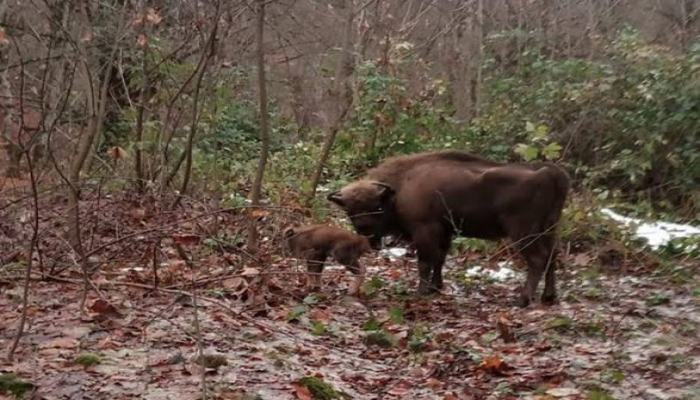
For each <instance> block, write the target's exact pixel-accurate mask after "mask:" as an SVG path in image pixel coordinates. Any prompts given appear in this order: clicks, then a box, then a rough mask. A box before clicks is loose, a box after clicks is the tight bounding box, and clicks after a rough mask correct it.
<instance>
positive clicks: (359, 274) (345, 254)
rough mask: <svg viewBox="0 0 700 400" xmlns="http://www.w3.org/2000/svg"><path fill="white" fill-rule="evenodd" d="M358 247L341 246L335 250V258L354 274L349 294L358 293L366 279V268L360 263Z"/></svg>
mask: <svg viewBox="0 0 700 400" xmlns="http://www.w3.org/2000/svg"><path fill="white" fill-rule="evenodd" d="M358 253H359V252H358V249H357V248H356V247H354V246H340V247H338V248H336V249H335V251H333V258H334V259H335V260H336V261H337V262H339V263H340V264H342V265H343V266H345V268H346V269H347V270H348V271H350V272H351V273H352V274H353V281H352V283H351V284H350V288H349V289H348V294H350V295H356V294H357V293H359V291H360V287H362V282H364V279H365V268H364V267H363V266H362V265H360V262H359V259H360V254H358Z"/></svg>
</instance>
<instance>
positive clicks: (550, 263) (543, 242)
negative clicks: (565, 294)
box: [517, 234, 557, 307]
mask: <svg viewBox="0 0 700 400" xmlns="http://www.w3.org/2000/svg"><path fill="white" fill-rule="evenodd" d="M536 235H537V234H536ZM533 236H534V235H533ZM534 237H535V238H536V239H534V242H532V243H530V244H529V245H525V246H524V247H523V248H522V249H521V250H520V252H521V254H522V255H523V256H524V257H525V260H526V261H527V264H528V269H527V278H526V280H525V287H524V288H523V291H522V293H521V295H520V299H519V301H518V303H517V305H518V306H520V307H526V306H527V305H529V304H530V303H532V302H534V301H535V297H536V291H537V286H538V285H539V283H540V281H541V280H542V276H543V275H544V276H545V284H544V291H543V293H542V298H541V299H542V302H543V303H546V304H552V303H554V302H555V301H556V297H557V293H556V281H555V273H556V265H557V264H556V257H557V254H556V251H555V249H554V240H553V237H552V236H551V235H548V234H541V236H539V237H537V236H534ZM526 240H527V239H526Z"/></svg>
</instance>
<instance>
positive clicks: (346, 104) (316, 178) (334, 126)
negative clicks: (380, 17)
mask: <svg viewBox="0 0 700 400" xmlns="http://www.w3.org/2000/svg"><path fill="white" fill-rule="evenodd" d="M345 12H346V19H345V31H344V33H343V42H342V47H341V51H340V54H339V55H338V70H337V71H336V76H335V82H333V87H332V89H331V95H330V96H329V97H330V101H331V103H332V105H333V107H332V111H331V112H332V113H333V114H335V115H333V116H332V117H331V119H330V121H329V124H328V127H327V129H328V130H327V131H326V138H325V140H324V142H323V148H322V149H321V156H320V158H319V160H318V164H317V165H316V169H315V170H314V174H313V176H312V178H311V189H310V190H309V193H308V195H307V198H306V200H307V202H310V201H311V200H312V199H313V198H314V196H315V195H316V188H317V187H318V183H319V182H320V181H321V175H322V174H323V166H324V165H325V164H326V161H327V160H328V157H329V156H330V153H331V148H332V147H333V143H334V142H335V136H336V134H337V133H338V130H339V129H340V127H341V125H342V123H343V120H344V119H345V116H346V115H347V113H348V110H349V109H350V106H351V105H352V87H351V83H350V81H349V78H350V76H351V75H352V72H353V69H354V60H353V58H352V52H351V50H352V46H353V37H352V33H353V20H354V18H355V13H354V7H353V0H346V1H345Z"/></svg>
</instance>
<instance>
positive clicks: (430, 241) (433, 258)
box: [414, 226, 447, 295]
mask: <svg viewBox="0 0 700 400" xmlns="http://www.w3.org/2000/svg"><path fill="white" fill-rule="evenodd" d="M441 233H442V232H441V230H440V228H439V226H426V227H423V228H422V229H420V230H419V231H418V232H417V233H416V234H415V235H414V243H415V245H416V250H417V252H418V275H419V277H420V282H419V284H418V294H419V295H427V294H431V293H435V292H438V291H439V289H440V287H441V286H442V264H444V263H445V257H446V256H447V251H446V250H445V248H444V246H442V243H441V242H442V240H441V237H442V236H441Z"/></svg>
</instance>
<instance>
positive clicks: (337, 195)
mask: <svg viewBox="0 0 700 400" xmlns="http://www.w3.org/2000/svg"><path fill="white" fill-rule="evenodd" d="M326 199H328V200H329V201H332V202H333V203H336V204H342V203H343V198H342V196H341V195H340V190H336V191H335V192H333V193H331V194H329V195H328V196H326Z"/></svg>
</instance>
